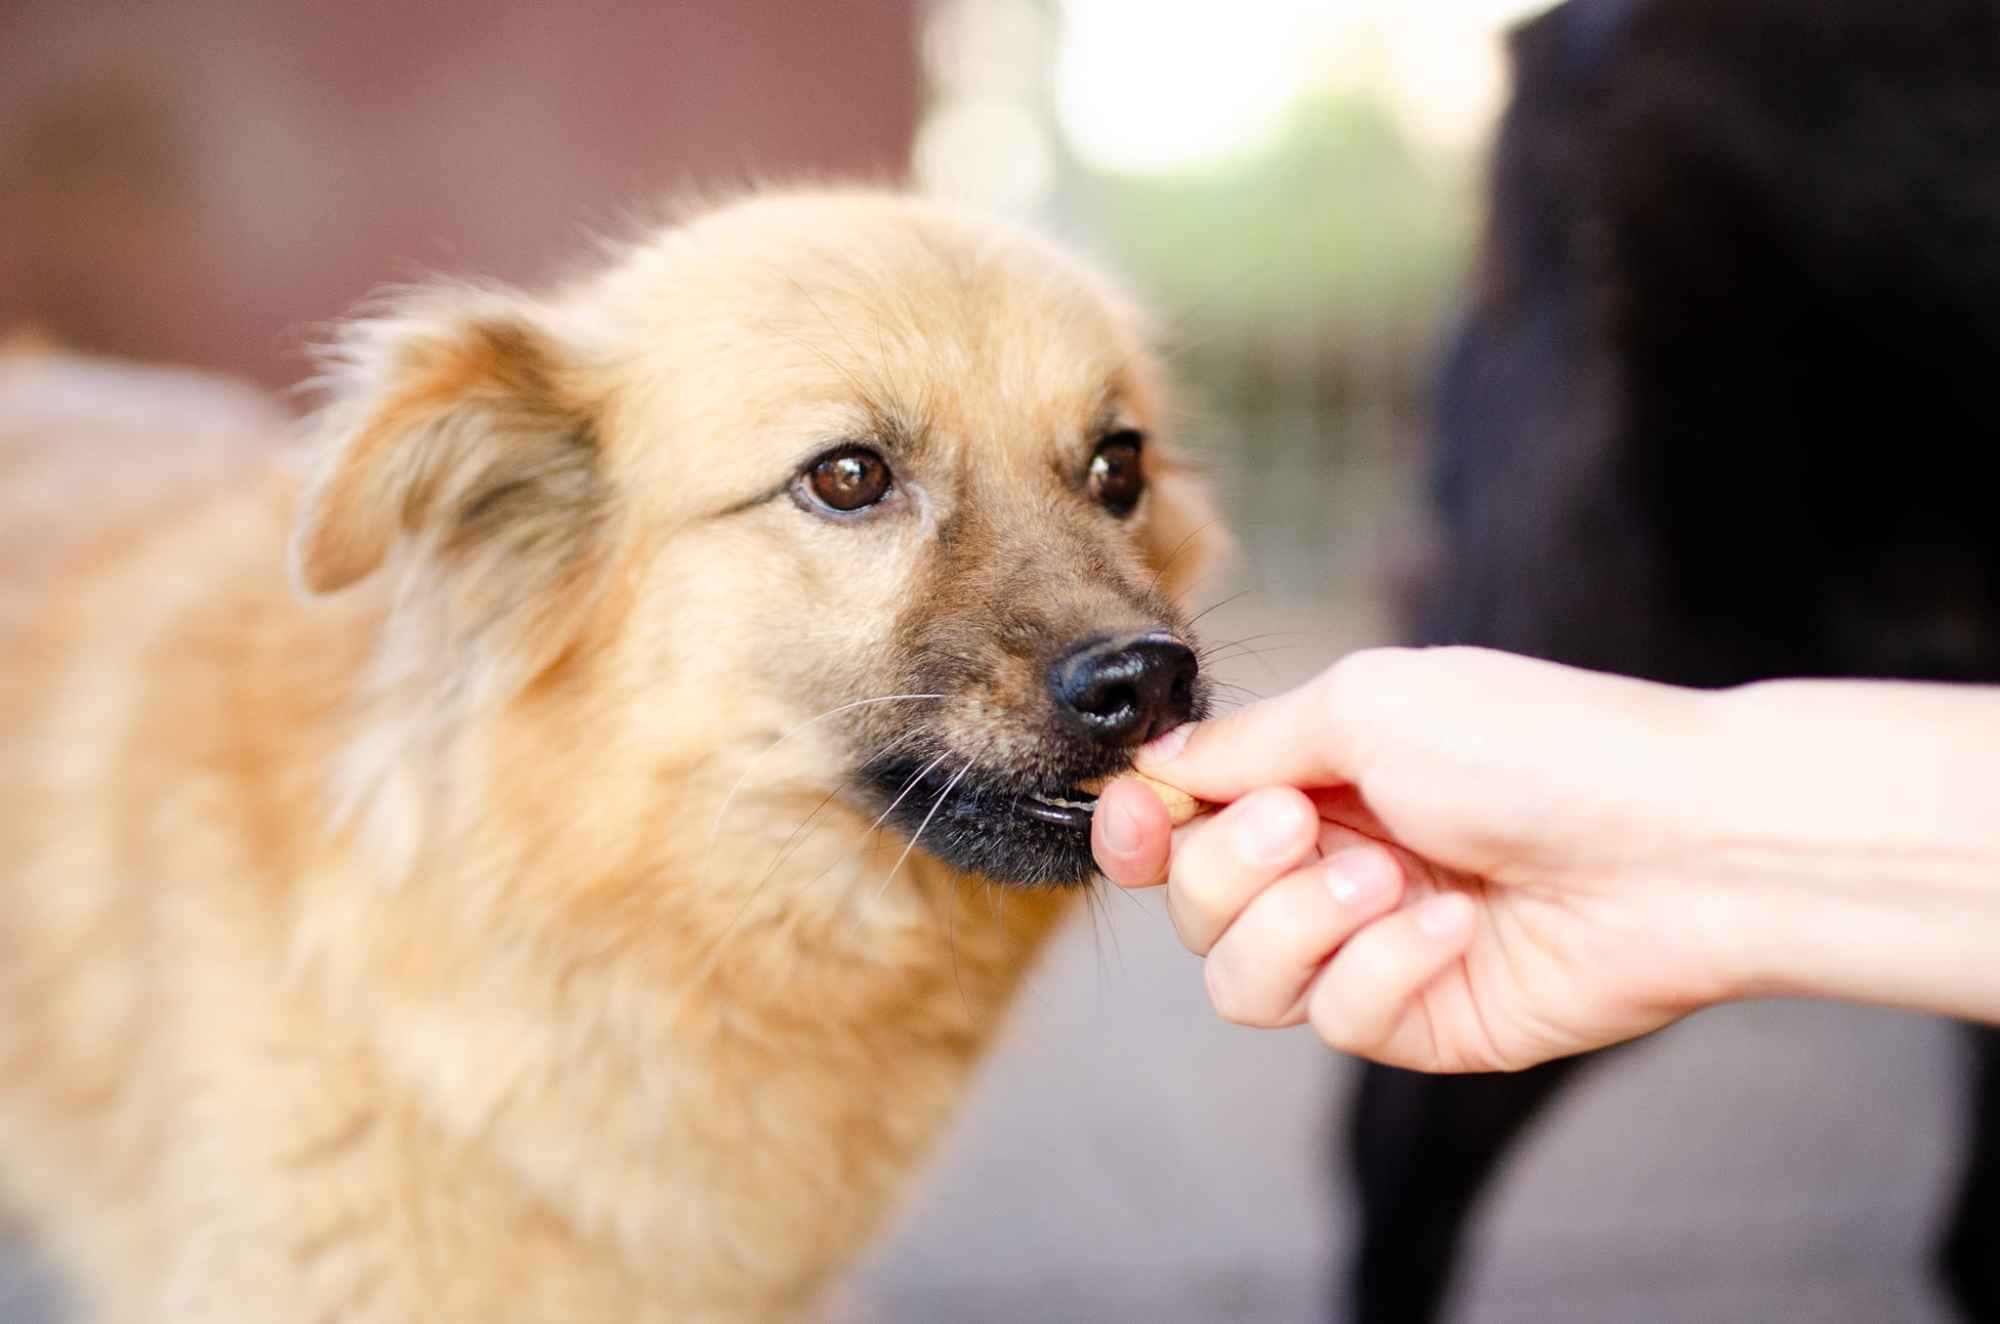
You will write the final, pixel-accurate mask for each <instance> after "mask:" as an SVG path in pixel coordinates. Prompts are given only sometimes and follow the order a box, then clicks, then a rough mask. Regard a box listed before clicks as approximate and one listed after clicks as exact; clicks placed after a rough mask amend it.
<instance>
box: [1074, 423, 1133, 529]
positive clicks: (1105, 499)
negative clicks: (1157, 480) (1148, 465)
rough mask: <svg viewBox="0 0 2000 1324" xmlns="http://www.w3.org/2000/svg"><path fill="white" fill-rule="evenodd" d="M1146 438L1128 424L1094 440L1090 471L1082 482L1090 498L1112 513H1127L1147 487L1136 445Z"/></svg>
mask: <svg viewBox="0 0 2000 1324" xmlns="http://www.w3.org/2000/svg"><path fill="white" fill-rule="evenodd" d="M1144 441H1145V438H1144V437H1142V436H1141V435H1140V434H1139V433H1137V432H1134V431H1132V430H1130V429H1129V428H1128V429H1126V430H1124V431H1122V432H1113V433H1111V434H1110V435H1109V436H1107V437H1105V438H1104V440H1102V441H1100V442H1098V443H1097V452H1096V454H1094V455H1092V456H1091V457H1090V474H1089V477H1088V478H1087V479H1086V481H1085V486H1086V487H1088V488H1089V489H1090V495H1091V498H1092V499H1093V500H1095V501H1097V502H1099V503H1100V504H1102V505H1103V506H1104V507H1105V509H1107V510H1109V511H1110V512H1111V513H1112V514H1114V515H1129V514H1131V513H1132V507H1134V506H1136V505H1138V504H1139V498H1140V496H1141V495H1143V494H1144V493H1145V491H1146V475H1145V474H1143V473H1141V472H1140V470H1139V447H1140V445H1141V444H1142V443H1143V442H1144Z"/></svg>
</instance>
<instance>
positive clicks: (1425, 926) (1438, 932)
mask: <svg viewBox="0 0 2000 1324" xmlns="http://www.w3.org/2000/svg"><path fill="white" fill-rule="evenodd" d="M1412 918H1413V919H1414V921H1415V923H1416V926H1417V932H1419V933H1421V934H1423V935H1424V936H1425V937H1426V938H1450V937H1455V936H1456V935H1457V934H1458V932H1459V930H1461V929H1463V928H1464V927H1465V926H1466V925H1467V924H1469V923H1471V921H1472V902H1470V901H1468V900H1467V899H1466V898H1465V897H1464V896H1462V895H1460V894H1459V893H1457V892H1446V893H1444V894H1442V895H1440V896H1434V897H1432V898H1431V899H1430V900H1428V901H1426V902H1424V903H1423V904H1422V905H1420V906H1418V907H1417V913H1416V914H1415V915H1414V916H1413V917H1412Z"/></svg>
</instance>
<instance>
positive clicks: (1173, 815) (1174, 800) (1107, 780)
mask: <svg viewBox="0 0 2000 1324" xmlns="http://www.w3.org/2000/svg"><path fill="white" fill-rule="evenodd" d="M1114 781H1129V782H1137V783H1139V785H1141V786H1143V787H1145V788H1146V789H1147V790H1149V791H1151V792H1152V793H1153V795H1154V797H1155V798H1156V799H1158V800H1159V802H1160V803H1161V804H1162V805H1164V806H1165V807H1166V810H1167V818H1168V820H1169V821H1170V822H1172V823H1173V825H1174V826H1175V827H1180V826H1181V825H1182V824H1183V823H1187V822H1190V821H1192V820H1193V818H1194V816H1195V815H1196V814H1199V813H1201V812H1202V811H1203V810H1204V809H1207V808H1208V806H1207V805H1205V804H1203V803H1202V802H1201V801H1199V800H1197V799H1195V798H1194V797H1193V796H1191V795H1189V794H1188V793H1187V792H1186V791H1183V790H1182V789H1181V788H1180V787H1178V786H1169V785H1167V784H1166V783H1165V782H1163V781H1157V780H1155V779H1154V778H1151V777H1148V776H1147V775H1146V774H1145V773H1143V772H1122V773H1120V774H1118V776H1116V777H1102V778H1099V779H1098V780H1097V781H1095V782H1084V783H1083V789H1084V790H1086V791H1090V792H1092V793H1093V794H1102V793H1103V791H1104V788H1105V787H1106V786H1109V785H1110V784H1111V783H1112V782H1114Z"/></svg>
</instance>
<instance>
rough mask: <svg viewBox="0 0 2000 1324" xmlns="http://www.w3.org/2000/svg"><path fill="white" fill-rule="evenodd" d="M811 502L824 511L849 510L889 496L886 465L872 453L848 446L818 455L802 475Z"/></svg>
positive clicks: (889, 482) (890, 481)
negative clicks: (809, 492)
mask: <svg viewBox="0 0 2000 1324" xmlns="http://www.w3.org/2000/svg"><path fill="white" fill-rule="evenodd" d="M805 480H806V482H805V485H806V487H807V489H808V490H809V491H811V493H812V498H813V500H815V501H817V502H818V503H819V504H820V505H822V506H825V507H826V508H827V509H828V510H838V511H852V510H860V509H861V508H862V507H864V506H872V505H874V504H875V503H876V502H878V501H880V500H881V499H882V498H883V497H886V496H888V495H889V489H890V487H891V485H892V480H891V478H890V476H889V466H888V464H887V463H886V462H885V461H884V460H883V459H882V457H881V456H879V455H877V454H876V453H875V452H874V451H871V450H868V449H865V448H864V447H860V446H848V447H844V448H842V449H840V450H837V451H834V452H833V453H832V454H830V455H822V456H821V457H820V458H819V459H817V460H814V461H813V462H812V465H811V466H810V467H809V468H807V470H806V472H805Z"/></svg>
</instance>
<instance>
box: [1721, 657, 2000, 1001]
mask: <svg viewBox="0 0 2000 1324" xmlns="http://www.w3.org/2000/svg"><path fill="white" fill-rule="evenodd" d="M1698 738H1699V740H1700V745H1701V753H1700V755H1699V756H1698V761H1697V764H1696V766H1697V767H1699V768H1700V771H1701V775H1700V777H1699V779H1698V780H1699V782H1700V785H1699V786H1698V787H1696V788H1693V789H1695V790H1696V791H1697V793H1698V794H1699V798H1700V802H1701V805H1702V808H1701V809H1700V811H1699V815H1700V819H1701V826H1700V828H1699V830H1698V831H1697V832H1696V833H1695V834H1694V840H1695V841H1696V842H1698V847H1697V849H1698V850H1699V852H1700V854H1701V856H1702V857H1703V864H1702V866H1701V868H1702V872H1703V873H1704V874H1705V875H1706V878H1705V881H1706V882H1708V883H1711V884H1713V886H1714V888H1715V889H1716V890H1715V891H1714V893H1713V894H1712V896H1713V898H1714V899H1715V902H1716V904H1714V905H1713V906H1711V907H1710V908H1709V910H1708V911H1707V913H1706V916H1705V918H1706V920H1707V922H1708V932H1707V934H1706V940H1707V941H1709V942H1712V943H1714V944H1716V945H1718V946H1719V947H1720V948H1721V949H1722V950H1723V952H1724V953H1725V957H1724V960H1725V961H1726V964H1727V967H1728V968H1729V969H1730V970H1731V972H1732V976H1733V979H1734V981H1735V983H1736V986H1737V989H1738V991H1739V992H1740V993H1741V994H1743V995H1745V996H1760V995H1804V996H1819V997H1839V998H1848V999H1854V1000H1859V1001H1868V1002H1881V1003H1889V1004H1893V1005H1898V1006H1906V1007H1912V1008H1919V1009H1923V1010H1928V1011H1934V1012H1941V1013H1945V1014H1951V1015H1959V1016H1968V1017H1975V1018H1979V1019H1985V1020H1993V1021H2000V688H1996V687H1970V686H1942V685H1908V684H1890V683H1879V682H1820V681H1785V682H1777V683H1772V684H1766V685H1754V686H1749V687H1746V688H1743V689H1740V690H1735V691H1730V692H1727V693H1723V694H1718V695H1715V696H1712V701H1711V702H1709V704H1708V712H1707V720H1706V722H1705V724H1704V729H1703V730H1701V731H1700V732H1699V736H1698Z"/></svg>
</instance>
